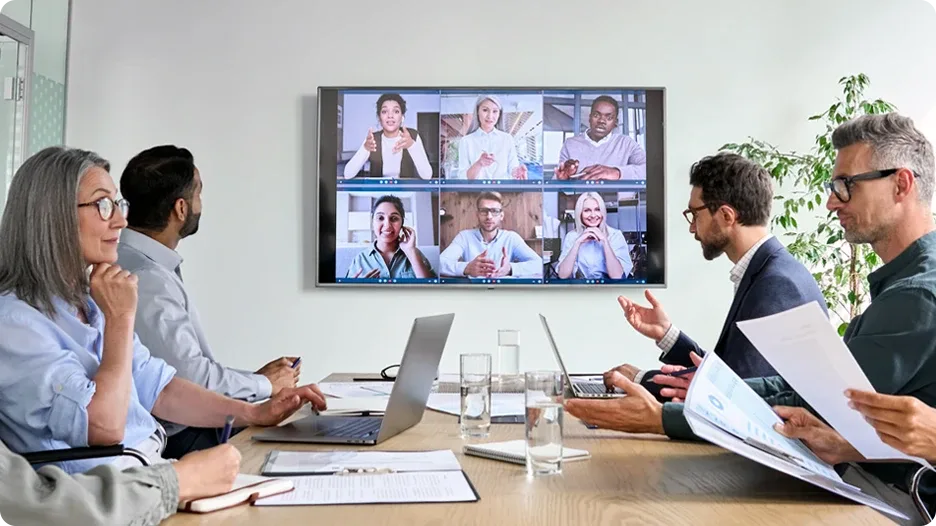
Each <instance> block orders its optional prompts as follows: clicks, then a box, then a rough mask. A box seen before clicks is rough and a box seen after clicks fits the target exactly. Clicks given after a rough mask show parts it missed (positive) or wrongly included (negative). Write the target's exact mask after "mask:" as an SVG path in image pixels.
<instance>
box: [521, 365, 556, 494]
mask: <svg viewBox="0 0 936 526" xmlns="http://www.w3.org/2000/svg"><path fill="white" fill-rule="evenodd" d="M562 385H563V384H562V375H561V374H560V373H559V372H558V371H536V372H528V373H526V375H525V377H524V392H525V400H526V466H527V474H528V475H531V476H534V477H535V476H540V475H552V474H556V473H562V419H563V408H562Z"/></svg>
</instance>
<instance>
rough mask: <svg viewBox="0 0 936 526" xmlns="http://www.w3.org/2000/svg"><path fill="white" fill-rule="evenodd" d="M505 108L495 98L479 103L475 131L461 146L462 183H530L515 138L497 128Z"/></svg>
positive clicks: (479, 98) (476, 107)
mask: <svg viewBox="0 0 936 526" xmlns="http://www.w3.org/2000/svg"><path fill="white" fill-rule="evenodd" d="M502 117H503V106H502V105H501V102H500V99H498V98H497V97H496V96H494V95H481V96H480V97H478V100H477V101H476V102H475V110H474V121H473V122H472V124H471V127H472V129H473V130H474V131H472V132H471V133H469V134H468V135H465V136H464V137H462V139H461V141H459V143H458V170H457V173H456V178H458V179H526V178H527V168H526V165H525V164H523V163H521V162H520V159H519V158H518V157H517V146H516V144H515V143H514V138H513V135H511V134H509V133H507V132H503V131H501V130H499V129H498V128H497V126H498V125H499V124H500V123H501V119H502Z"/></svg>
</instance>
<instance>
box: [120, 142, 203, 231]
mask: <svg viewBox="0 0 936 526" xmlns="http://www.w3.org/2000/svg"><path fill="white" fill-rule="evenodd" d="M194 190H195V162H194V157H193V156H192V152H190V151H188V150H186V149H185V148H179V147H177V146H172V145H163V146H156V147H154V148H150V149H148V150H144V151H142V152H140V153H138V154H137V155H136V156H135V157H134V158H133V159H130V162H128V163H127V167H126V168H124V171H123V175H121V176H120V193H122V194H123V196H124V198H125V199H126V200H127V201H129V202H130V209H131V210H130V214H129V216H128V217H127V224H128V225H129V226H131V227H133V228H138V229H141V230H151V231H162V230H163V229H165V228H166V226H168V225H169V215H170V213H171V212H172V208H173V207H174V206H175V203H176V201H178V200H179V199H185V200H189V199H191V198H192V194H193V192H194Z"/></svg>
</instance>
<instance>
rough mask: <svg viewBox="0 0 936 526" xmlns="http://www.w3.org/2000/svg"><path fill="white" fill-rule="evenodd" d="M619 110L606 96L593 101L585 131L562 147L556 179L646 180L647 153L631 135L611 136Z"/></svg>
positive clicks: (568, 140) (618, 134)
mask: <svg viewBox="0 0 936 526" xmlns="http://www.w3.org/2000/svg"><path fill="white" fill-rule="evenodd" d="M619 111H620V107H619V106H618V102H617V101H616V100H614V99H613V98H611V97H609V96H607V95H601V96H599V97H596V98H595V100H594V101H593V102H592V105H591V112H590V113H589V115H588V130H586V131H585V133H583V134H582V135H576V136H575V137H571V138H569V139H567V140H566V141H565V142H564V143H563V144H562V150H561V151H560V152H559V164H558V165H557V166H556V172H555V173H556V179H561V180H567V179H572V180H579V179H580V180H586V181H596V180H599V179H605V180H617V179H631V180H633V179H637V180H644V179H646V178H647V154H646V153H644V151H643V148H641V147H640V145H639V144H637V141H635V140H634V139H632V138H630V136H627V135H623V134H620V133H612V132H613V131H614V130H615V129H617V125H618V112H619ZM580 167H581V169H580Z"/></svg>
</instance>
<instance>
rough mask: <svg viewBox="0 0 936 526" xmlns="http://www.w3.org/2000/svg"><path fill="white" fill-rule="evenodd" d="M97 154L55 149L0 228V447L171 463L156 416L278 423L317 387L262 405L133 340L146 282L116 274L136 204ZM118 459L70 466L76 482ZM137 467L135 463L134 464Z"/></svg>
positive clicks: (211, 422) (22, 186) (31, 168)
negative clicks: (209, 386)
mask: <svg viewBox="0 0 936 526" xmlns="http://www.w3.org/2000/svg"><path fill="white" fill-rule="evenodd" d="M109 169H110V165H109V163H108V162H107V161H105V160H104V159H102V158H100V157H98V156H97V155H95V154H94V153H91V152H87V151H83V150H76V149H68V148H47V149H45V150H43V151H41V152H39V153H37V154H36V155H34V156H32V157H31V158H29V159H28V160H27V161H26V162H25V163H23V165H22V167H20V169H19V170H18V171H17V172H16V175H15V176H14V177H13V181H12V183H11V185H10V190H9V198H8V200H7V205H6V210H5V211H4V213H3V219H2V222H0V334H2V335H3V338H0V440H2V441H3V442H4V443H6V445H7V446H8V447H9V448H10V449H11V450H13V451H14V452H21V453H22V452H29V451H45V450H51V449H65V448H73V447H83V446H95V445H114V444H118V443H122V444H123V445H124V446H126V447H129V448H131V449H134V450H137V451H139V452H140V453H141V454H143V455H144V456H145V457H146V458H148V459H149V461H150V462H151V463H158V462H161V461H162V458H161V456H162V452H163V450H164V448H165V444H166V435H165V431H164V430H163V429H162V426H161V425H160V424H159V423H158V422H157V421H156V418H154V416H155V417H158V418H161V419H163V420H166V421H169V422H176V423H179V424H182V425H187V426H197V427H217V428H220V427H222V426H224V425H225V422H226V419H227V417H228V415H232V416H234V417H235V425H238V426H245V425H275V424H277V423H279V422H281V421H282V420H284V419H285V418H287V417H288V416H290V415H292V414H293V413H294V412H295V411H296V410H298V409H299V408H300V407H301V406H302V405H303V404H304V403H305V402H306V401H308V402H312V403H313V404H314V405H315V406H316V407H317V408H319V409H323V408H324V407H325V399H324V397H323V396H322V394H321V392H320V391H319V390H318V389H317V388H316V387H315V386H314V385H312V386H304V387H300V388H294V389H283V390H282V391H280V392H279V393H277V395H276V396H274V397H273V398H272V399H271V400H269V401H267V402H265V403H263V404H256V405H254V404H249V403H246V402H242V401H239V400H233V399H230V398H227V397H224V396H222V395H220V394H216V393H213V392H211V391H208V390H206V389H204V388H202V387H201V386H199V385H196V384H194V383H191V382H188V381H186V380H183V379H181V378H177V377H175V370H174V369H173V368H172V367H171V366H169V365H168V364H166V362H164V361H162V360H160V359H158V358H155V357H152V356H151V355H150V353H149V351H148V350H147V349H146V347H144V346H143V345H142V344H141V343H140V341H139V339H138V338H137V337H136V335H135V334H134V332H133V323H134V316H135V312H136V307H137V288H136V284H137V280H136V277H135V276H133V275H131V274H130V273H129V272H127V271H125V270H122V269H121V268H120V267H117V266H116V265H114V262H115V261H116V260H117V241H118V239H119V235H120V230H121V229H122V228H124V227H125V226H126V225H127V222H126V220H125V216H126V213H127V210H128V203H127V202H126V200H124V199H121V198H119V197H118V195H117V188H116V186H115V185H114V182H113V180H112V179H111V176H110V174H109V173H108V172H109ZM124 459H128V460H129V459H131V457H120V459H119V460H116V459H113V458H110V459H93V460H92V459H88V460H76V461H69V462H63V463H60V467H61V468H62V469H63V470H64V471H66V472H68V473H77V472H83V471H86V470H88V469H90V468H92V467H94V466H95V465H98V464H102V463H113V464H115V465H117V466H118V467H129V466H130V465H132V464H130V463H127V462H125V461H124ZM131 462H137V461H131Z"/></svg>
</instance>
